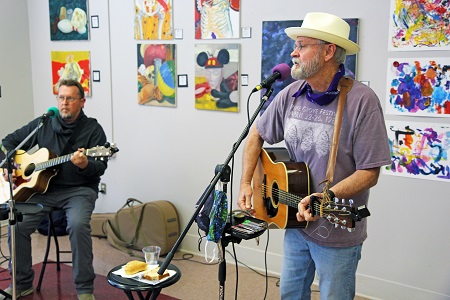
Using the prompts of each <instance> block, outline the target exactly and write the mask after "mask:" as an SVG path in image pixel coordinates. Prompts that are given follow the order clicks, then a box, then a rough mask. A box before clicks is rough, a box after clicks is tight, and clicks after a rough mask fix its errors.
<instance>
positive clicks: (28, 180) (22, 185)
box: [13, 143, 119, 202]
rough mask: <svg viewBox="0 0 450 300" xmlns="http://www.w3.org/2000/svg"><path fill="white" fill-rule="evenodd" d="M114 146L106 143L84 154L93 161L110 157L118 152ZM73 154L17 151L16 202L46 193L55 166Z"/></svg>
mask: <svg viewBox="0 0 450 300" xmlns="http://www.w3.org/2000/svg"><path fill="white" fill-rule="evenodd" d="M118 151H119V149H117V148H116V147H115V146H114V145H110V144H109V143H106V145H105V146H97V147H93V148H90V149H87V150H84V154H85V155H86V156H88V157H94V158H95V159H104V158H105V157H111V156H112V155H113V154H114V153H116V152H118ZM72 155H73V153H71V154H67V155H63V156H58V157H57V156H56V155H54V154H53V153H51V152H50V151H49V150H48V149H46V148H41V149H39V150H37V151H36V152H35V153H33V154H28V153H26V152H25V151H23V150H18V151H17V153H16V155H15V156H14V163H15V167H16V170H15V171H16V181H15V182H14V188H13V195H14V200H15V201H17V202H25V201H27V200H28V199H30V197H31V196H33V195H34V194H36V193H40V194H43V193H45V192H46V191H47V188H48V185H49V183H50V179H52V178H53V177H54V176H55V175H56V174H57V173H58V168H54V167H55V166H57V165H60V164H63V163H65V162H68V161H70V158H71V157H72Z"/></svg>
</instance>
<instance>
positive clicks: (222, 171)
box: [158, 86, 273, 299]
mask: <svg viewBox="0 0 450 300" xmlns="http://www.w3.org/2000/svg"><path fill="white" fill-rule="evenodd" d="M272 93H273V89H272V86H270V87H268V88H267V89H266V92H265V94H264V96H263V97H262V98H261V102H260V103H259V106H258V107H257V108H256V111H255V112H254V113H253V115H252V117H251V118H250V120H249V122H248V123H247V125H246V126H245V128H244V130H243V132H242V133H241V135H240V136H239V139H238V140H237V141H236V143H234V144H233V149H232V150H231V152H230V153H229V154H228V157H227V158H226V159H225V162H224V163H223V164H222V165H217V166H216V169H215V171H216V172H215V176H214V177H213V179H212V180H211V182H210V183H209V185H208V186H207V188H206V190H205V192H204V193H203V195H202V196H201V198H200V200H199V202H198V205H197V209H196V210H195V212H194V214H193V215H192V217H191V219H190V220H189V222H188V224H187V226H186V227H185V228H184V230H183V231H182V232H181V234H180V236H179V237H178V239H177V241H176V242H175V244H174V245H173V247H172V249H171V250H170V251H169V253H167V255H166V258H165V259H164V261H163V263H162V264H161V267H160V268H159V270H158V274H159V275H162V274H164V271H165V270H166V269H167V266H168V265H169V264H170V262H171V261H172V259H173V256H174V254H175V252H176V251H177V249H178V247H179V246H180V244H181V242H182V241H183V239H184V237H185V236H186V234H187V232H188V231H189V228H191V226H192V224H193V223H194V221H195V219H196V218H197V216H198V214H199V213H200V211H201V209H202V208H203V205H204V204H205V202H206V200H207V199H208V195H209V194H210V193H211V192H212V191H213V189H214V188H215V186H216V184H217V182H218V181H219V180H220V179H223V178H226V176H227V175H228V174H229V173H230V167H229V166H228V164H229V162H230V161H231V159H232V158H233V156H234V154H235V153H236V151H237V149H238V148H239V146H240V144H241V143H242V141H243V140H244V139H245V138H246V137H247V135H248V133H249V131H250V127H251V126H252V124H253V122H254V121H255V120H256V118H257V117H258V114H259V112H260V111H261V109H262V108H263V106H264V104H265V103H266V102H267V100H268V99H269V98H270V96H271V95H272ZM227 173H228V174H227ZM224 181H226V179H225V180H224ZM225 190H226V185H225ZM227 243H228V242H222V241H221V242H220V244H221V245H220V246H219V249H220V250H221V251H222V252H223V248H224V247H225V246H226V244H227ZM224 263H225V260H224V259H223V260H222V261H221V262H220V266H219V268H220V270H219V271H221V273H222V275H219V280H220V284H221V287H220V291H221V293H220V295H219V296H220V297H221V298H220V299H223V296H224V293H222V292H224V289H223V285H224V283H225V276H223V272H226V268H225V265H224Z"/></svg>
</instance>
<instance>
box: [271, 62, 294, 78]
mask: <svg viewBox="0 0 450 300" xmlns="http://www.w3.org/2000/svg"><path fill="white" fill-rule="evenodd" d="M275 72H278V73H280V74H281V77H280V78H278V79H277V80H278V81H283V80H286V79H288V78H289V77H290V76H291V67H289V65H288V64H279V65H276V66H275V67H273V69H272V73H275Z"/></svg>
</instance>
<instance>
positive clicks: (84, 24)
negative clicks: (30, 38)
mask: <svg viewBox="0 0 450 300" xmlns="http://www.w3.org/2000/svg"><path fill="white" fill-rule="evenodd" d="M48 3H49V12H50V14H49V15H50V39H51V40H52V41H69V40H89V25H88V15H87V13H88V10H87V0H70V1H69V0H67V1H61V0H49V1H48Z"/></svg>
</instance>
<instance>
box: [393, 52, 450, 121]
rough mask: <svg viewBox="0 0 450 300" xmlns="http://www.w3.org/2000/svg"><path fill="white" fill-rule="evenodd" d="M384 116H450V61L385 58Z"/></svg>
mask: <svg viewBox="0 0 450 300" xmlns="http://www.w3.org/2000/svg"><path fill="white" fill-rule="evenodd" d="M387 73H388V74H387V91H388V97H387V98H386V101H387V103H386V113H388V114H409V115H414V116H428V117H449V116H450V59H449V58H436V59H432V58H420V59H411V58H410V59H393V58H391V59H388V72H387Z"/></svg>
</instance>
